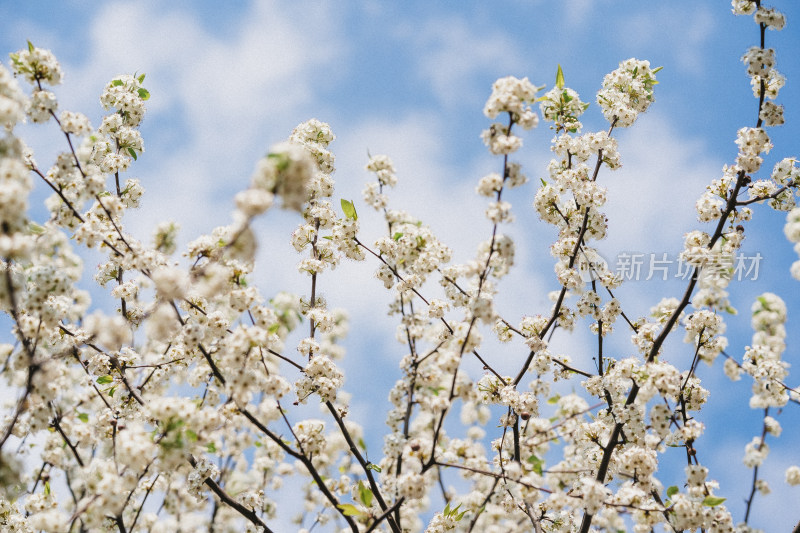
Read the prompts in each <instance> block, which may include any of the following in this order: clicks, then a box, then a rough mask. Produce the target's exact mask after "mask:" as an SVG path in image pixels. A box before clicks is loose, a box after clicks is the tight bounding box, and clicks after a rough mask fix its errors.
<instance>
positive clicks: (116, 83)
mask: <svg viewBox="0 0 800 533" xmlns="http://www.w3.org/2000/svg"><path fill="white" fill-rule="evenodd" d="M111 85H113V86H114V87H119V86H120V85H124V83H123V82H122V80H111Z"/></svg>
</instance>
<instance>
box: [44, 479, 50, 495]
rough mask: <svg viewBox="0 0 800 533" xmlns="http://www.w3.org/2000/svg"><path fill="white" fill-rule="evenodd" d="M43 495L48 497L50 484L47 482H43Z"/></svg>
mask: <svg viewBox="0 0 800 533" xmlns="http://www.w3.org/2000/svg"><path fill="white" fill-rule="evenodd" d="M44 495H45V496H50V482H49V481H45V482H44Z"/></svg>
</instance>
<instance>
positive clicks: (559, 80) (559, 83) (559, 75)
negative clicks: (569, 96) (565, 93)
mask: <svg viewBox="0 0 800 533" xmlns="http://www.w3.org/2000/svg"><path fill="white" fill-rule="evenodd" d="M556 87H558V88H559V89H563V88H564V71H563V70H561V65H558V70H557V71H556Z"/></svg>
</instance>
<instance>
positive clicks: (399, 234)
mask: <svg viewBox="0 0 800 533" xmlns="http://www.w3.org/2000/svg"><path fill="white" fill-rule="evenodd" d="M402 236H403V234H402V233H400V232H399V231H398V232H397V233H395V234H394V235H392V239H394V240H396V241H399V240H400V237H402Z"/></svg>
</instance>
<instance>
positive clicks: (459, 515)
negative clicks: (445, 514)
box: [456, 504, 469, 522]
mask: <svg viewBox="0 0 800 533" xmlns="http://www.w3.org/2000/svg"><path fill="white" fill-rule="evenodd" d="M459 505H460V504H459ZM468 511H469V509H464V510H463V511H461V512H460V513H458V514H457V515H456V522H461V519H462V518H464V515H465V514H467V512H468Z"/></svg>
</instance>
